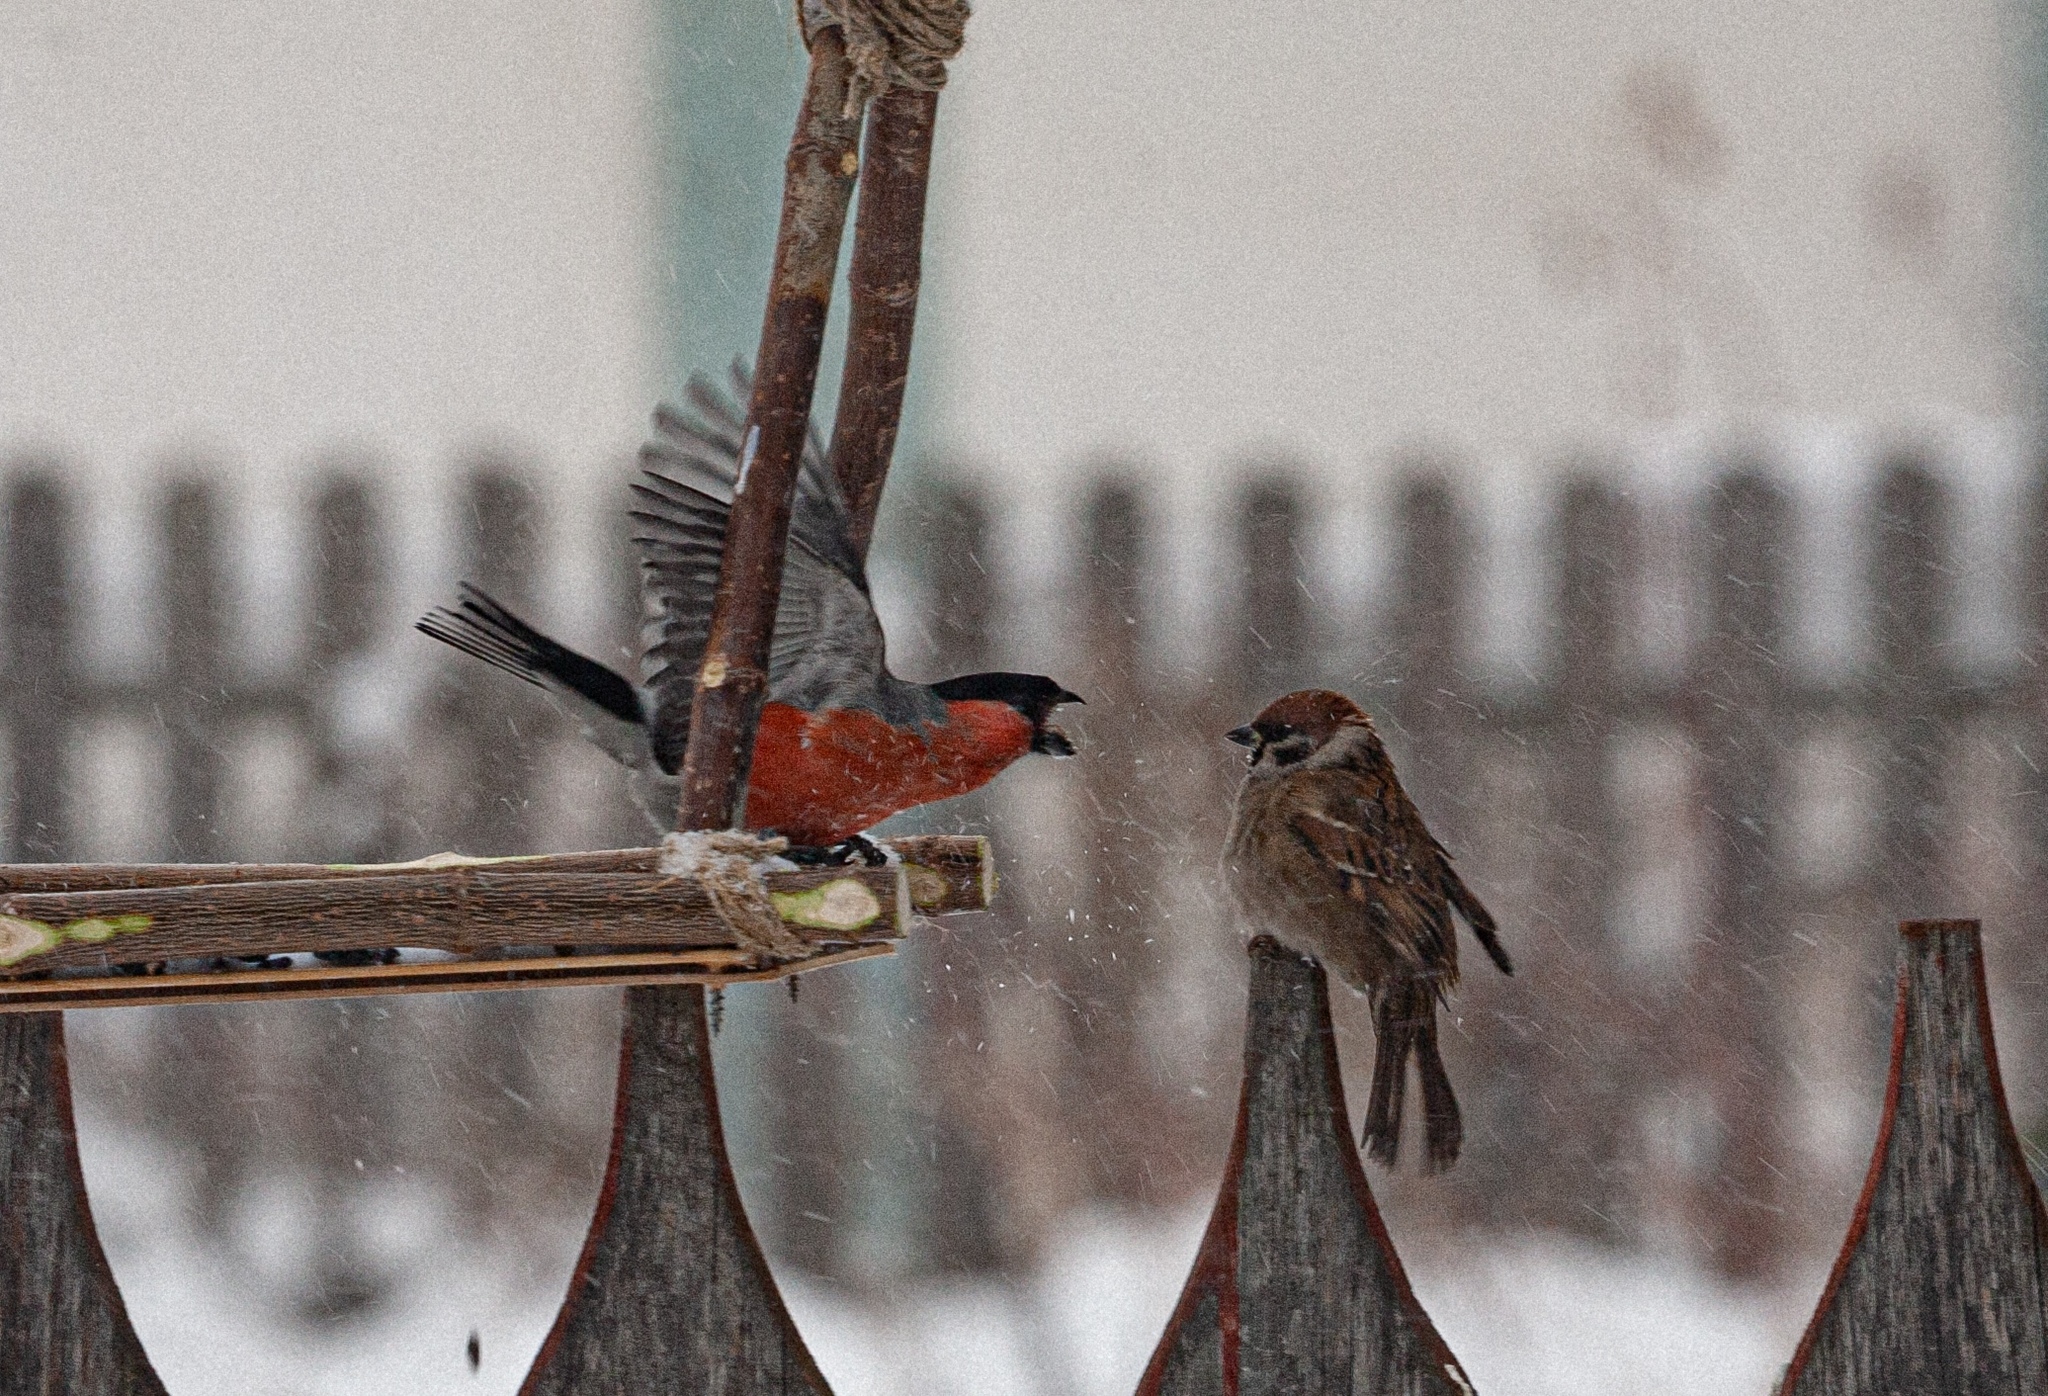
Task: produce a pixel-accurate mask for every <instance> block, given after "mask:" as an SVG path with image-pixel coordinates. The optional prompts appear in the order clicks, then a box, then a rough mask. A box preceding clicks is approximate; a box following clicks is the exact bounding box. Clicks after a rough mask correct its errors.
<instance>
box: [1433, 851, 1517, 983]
mask: <svg viewBox="0 0 2048 1396" xmlns="http://www.w3.org/2000/svg"><path fill="white" fill-rule="evenodd" d="M1429 843H1430V847H1432V848H1434V849H1435V850H1436V856H1437V862H1438V865H1439V866H1440V867H1441V868H1442V870H1443V883H1444V894H1445V895H1446V896H1448V897H1449V898H1450V899H1451V905H1452V906H1454V907H1456V908H1457V909H1458V915H1460V916H1462V917H1464V918H1465V924H1466V925H1468V926H1470V927H1471V928H1472V935H1473V937H1474V938H1475V939H1477V940H1478V942H1479V947H1480V949H1482V950H1484V951H1485V952H1486V957H1487V958H1488V959H1490V960H1492V961H1493V962H1494V964H1496V965H1498V966H1499V967H1500V972H1501V973H1502V974H1513V973H1514V972H1515V963H1514V961H1512V960H1510V959H1509V958H1508V952H1507V947H1506V946H1504V945H1502V944H1501V943H1500V928H1499V927H1498V926H1496V925H1495V924H1494V920H1493V913H1492V912H1490V911H1488V910H1487V909H1486V905H1485V903H1483V902H1481V901H1480V900H1479V898H1478V896H1477V895H1476V894H1475V893H1474V892H1473V891H1472V889H1471V888H1470V887H1467V886H1466V885H1465V879H1464V878H1462V877H1460V876H1458V870H1457V869H1456V868H1455V867H1453V866H1451V854H1450V850H1449V849H1447V848H1445V847H1444V846H1443V845H1442V844H1441V843H1439V842H1438V841H1437V837H1436V835H1434V834H1431V835H1430V836H1429Z"/></svg>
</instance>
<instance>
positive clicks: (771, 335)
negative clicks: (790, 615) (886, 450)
mask: <svg viewBox="0 0 2048 1396" xmlns="http://www.w3.org/2000/svg"><path fill="white" fill-rule="evenodd" d="M847 80H848V68H847V62H846V48H845V43H844V41H843V39H842V37H841V35H840V32H839V30H838V29H836V28H828V29H821V30H820V31H818V32H817V33H816V34H815V35H813V36H812V38H811V71H810V80H809V83H808V85H807V86H806V88H805V90H804V103H803V110H802V111H801V112H800V113H799V114H798V117H797V127H796V134H795V135H794V136H793V137H792V138H791V140H790V145H789V162H788V165H787V169H786V177H785V180H784V183H783V190H782V223H781V227H780V229H779V231H778V232H777V234H776V239H775V270H774V273H773V276H772V278H771V279H770V281H769V284H768V310H767V314H766V315H765V317H764V318H763V320H762V324H761V348H760V352H759V353H758V354H757V355H756V356H755V360H754V363H755V372H754V395H753V400H752V401H751V402H750V403H749V405H748V408H747V426H746V430H745V432H744V433H743V434H742V436H741V446H740V470H739V477H738V480H737V481H736V483H735V485H734V492H733V501H732V514H731V517H730V519H729V521H728V522H727V524H726V530H725V559H724V562H723V564H722V565H721V567H720V569H719V574H718V592H717V596H716V599H715V600H714V601H713V603H712V607H711V630H710V636H709V638H708V639H707V641H706V643H705V646H704V663H703V667H702V668H700V669H699V670H698V673H697V692H696V697H695V700H694V703H693V706H692V707H691V710H690V744H689V747H688V749H687V751H686V752H685V754H684V757H683V782H682V784H683V789H682V796H681V798H680V800H679V801H678V803H677V809H676V827H677V828H678V829H686V830H687V829H724V828H730V827H732V826H734V825H736V824H738V823H739V822H740V820H741V819H742V817H743V816H744V813H745V805H746V789H747V774H748V770H749V768H750V767H751V765H752V763H753V755H754V735H755V730H756V728H757V727H758V726H759V724H760V720H761V707H762V705H763V704H764V703H765V702H766V701H767V696H768V643H769V640H770V638H771V636H772V634H773V631H774V627H775V608H776V604H777V603H778V602H779V601H780V600H781V598H782V561H783V553H784V551H785V549H786V548H787V546H788V543H789V516H790V510H791V506H792V503H793V501H794V498H795V493H796V480H797V470H798V466H799V463H800V462H801V460H802V458H803V447H804V436H805V431H806V429H807V428H808V426H809V423H810V414H811V394H812V390H813V389H814V388H815V387H816V386H817V381H818V354H819V351H820V350H821V349H822V348H823V346H824V339H825V313H826V310H827V308H828V307H829V305H830V304H831V300H832V279H833V277H834V276H835V275H836V273H837V272H838V269H839V240H840V234H841V233H842V232H843V231H844V229H845V226H846V206H847V201H848V200H849V199H850V198H851V197H852V195H853V178H854V174H855V172H856V171H857V170H858V169H859V168H860V156H859V153H858V150H857V144H858V141H859V136H860V125H859V119H858V113H856V114H855V116H853V117H851V118H849V117H848V116H847V115H846V114H845V112H844V107H845V105H846V89H847Z"/></svg>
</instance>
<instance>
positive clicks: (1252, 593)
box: [1235, 476, 1314, 721]
mask: <svg viewBox="0 0 2048 1396" xmlns="http://www.w3.org/2000/svg"><path fill="white" fill-rule="evenodd" d="M1304 512H1305V511H1304V510H1303V508H1302V503H1301V493H1300V491H1299V489H1298V488H1297V487H1296V486H1295V484H1294V482H1293V481H1291V480H1289V479H1287V478H1286V477H1284V476H1272V477H1268V478H1265V479H1260V480H1256V481H1254V482H1252V483H1251V484H1250V485H1249V486H1247V487H1246V489H1245V491H1244V494H1243V496H1242V499H1241V504H1240V508H1239V533H1238V538H1239V543H1238V547H1239V554H1238V557H1239V561H1240V566H1241V567H1242V568H1243V571H1242V573H1241V575H1242V577H1243V580H1244V589H1243V591H1242V593H1241V600H1240V603H1239V606H1240V609H1239V612H1238V634H1237V645H1236V650H1237V653H1236V656H1235V658H1236V661H1237V664H1236V669H1235V672H1236V675H1237V684H1238V685H1239V686H1240V687H1241V688H1242V689H1244V690H1245V691H1244V692H1242V693H1241V695H1240V699H1241V701H1240V706H1243V707H1244V709H1245V712H1246V713H1247V714H1250V713H1253V712H1256V711H1257V710H1258V709H1260V708H1262V707H1264V706H1265V705H1266V704H1267V703H1269V702H1271V701H1272V700H1273V699H1275V698H1277V697H1279V696H1280V695H1281V694H1283V693H1285V692H1287V690H1289V689H1291V688H1299V687H1300V686H1301V684H1302V682H1303V681H1304V680H1306V679H1307V678H1308V677H1310V672H1309V671H1310V661H1309V654H1310V651H1311V649H1312V648H1313V640H1314V636H1313V624H1312V618H1311V617H1310V615H1309V609H1308V598H1307V596H1306V595H1304V594H1303V592H1302V589H1301V573H1302V560H1301V545H1302V531H1303V530H1302V524H1303V515H1304ZM1241 720H1242V719H1240V721H1241Z"/></svg>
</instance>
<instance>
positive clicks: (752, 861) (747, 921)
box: [661, 829, 810, 960]
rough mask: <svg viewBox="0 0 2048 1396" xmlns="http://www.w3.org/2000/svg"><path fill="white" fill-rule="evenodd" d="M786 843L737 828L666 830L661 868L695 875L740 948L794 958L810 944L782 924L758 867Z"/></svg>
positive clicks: (673, 874)
mask: <svg viewBox="0 0 2048 1396" xmlns="http://www.w3.org/2000/svg"><path fill="white" fill-rule="evenodd" d="M788 847H789V840H788V839H764V838H760V837H757V836H756V835H753V834H747V833H742V832H740V831H739V830H737V829H700V830H696V831H693V832H691V833H687V834H681V833H679V834H669V835H668V836H666V837H665V838H663V839H662V841H661V870H662V872H663V873H665V874H666V875H668V876H670V877H691V878H695V879H696V880H697V885H698V886H699V887H702V888H703V889H704V895H705V896H706V897H708V898H710V899H711V908H712V910H714V911H716V912H717V913H718V916H719V919H720V920H722V921H724V922H725V924H726V925H728V926H730V927H732V933H733V940H734V942H735V943H737V944H738V945H739V946H740V948H741V949H743V950H750V951H752V952H753V953H754V954H756V955H767V956H772V957H773V958H775V959H778V960H793V959H797V958H800V957H801V956H803V955H804V954H805V953H806V952H807V951H808V950H809V949H810V947H809V946H808V945H807V944H805V942H804V939H803V937H801V936H799V935H797V934H796V932H794V931H792V930H790V929H789V927H787V926H785V925H783V924H782V916H781V913H779V912H777V911H776V909H775V902H774V899H773V898H771V897H770V896H769V895H768V884H767V883H765V882H763V881H762V880H761V872H760V869H759V868H758V867H757V866H756V864H758V863H759V862H760V860H761V859H763V858H772V857H774V856H775V855H776V854H778V853H780V852H782V851H783V850H784V849H786V848H788Z"/></svg>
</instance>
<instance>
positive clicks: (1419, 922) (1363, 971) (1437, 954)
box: [1223, 689, 1514, 1171]
mask: <svg viewBox="0 0 2048 1396" xmlns="http://www.w3.org/2000/svg"><path fill="white" fill-rule="evenodd" d="M1226 735H1227V736H1228V737H1229V739H1230V740H1231V741H1233V742H1236V743H1237V744H1238V745H1240V746H1245V747H1249V748H1251V755H1250V758H1249V761H1248V763H1247V764H1248V766H1249V769H1248V770H1247V771H1246V773H1245V779H1244V786H1243V788H1242V789H1240V790H1239V791H1238V793H1237V805H1236V808H1235V809H1234V810H1233V811H1232V813H1231V821H1230V838H1229V840H1228V842H1227V843H1226V844H1225V846H1224V855H1223V875H1224V881H1225V883H1226V885H1227V886H1228V888H1229V892H1230V899H1231V902H1232V905H1233V907H1234V908H1235V910H1236V912H1237V915H1238V918H1239V920H1240V923H1241V924H1242V925H1243V926H1244V927H1245V928H1246V929H1247V930H1250V931H1253V932H1268V933H1270V934H1272V935H1274V936H1277V937H1278V938H1279V939H1280V940H1281V941H1282V942H1283V943H1284V944H1286V945H1288V946H1289V947H1291V948H1293V949H1295V950H1300V951H1306V952H1307V953H1309V954H1312V955H1314V956H1315V957H1316V958H1317V959H1319V960H1321V961H1322V962H1323V964H1324V965H1325V966H1326V967H1327V968H1328V969H1330V970H1333V971H1334V972H1335V973H1337V974H1338V975H1340V976H1342V978H1343V980H1344V982H1345V983H1347V984H1349V985H1350V986H1351V987H1352V988H1353V989H1356V990H1358V991H1360V992H1362V993H1365V994H1368V995H1370V996H1371V998H1372V1008H1373V1028H1374V1033H1375V1036H1376V1037H1377V1038H1378V1043H1379V1045H1378V1048H1377V1050H1376V1052H1375V1053H1374V1057H1373V1069H1372V1099H1371V1102H1370V1103H1369V1104H1368V1105H1367V1106H1366V1111H1365V1135H1364V1138H1363V1139H1362V1140H1361V1141H1360V1142H1361V1143H1362V1144H1363V1145H1364V1146H1365V1149H1366V1152H1367V1153H1368V1154H1370V1155H1371V1156H1372V1157H1373V1158H1375V1159H1378V1160H1379V1161H1380V1162H1381V1163H1385V1164H1389V1165H1391V1164H1392V1163H1393V1162H1394V1160H1395V1158H1396V1157H1397V1156H1398V1154H1399V1152H1400V1146H1401V1104H1402V1099H1403V1097H1404V1095H1405V1094H1406V1091H1407V1086H1408V1058H1409V1057H1410V1056H1413V1057H1414V1058H1415V1065H1416V1069H1417V1071H1418V1072H1419V1073H1420V1075H1421V1078H1422V1107H1423V1119H1424V1121H1425V1124H1426V1127H1427V1130H1428V1145H1429V1160H1428V1167H1429V1168H1430V1169H1431V1170H1432V1171H1435V1170H1439V1169H1444V1168H1448V1167H1450V1166H1451V1164H1452V1163H1453V1162H1455V1161H1456V1160H1457V1157H1458V1146H1459V1145H1460V1143H1462V1142H1463V1140H1464V1126H1463V1125H1462V1124H1461V1123H1460V1122H1459V1118H1458V1098H1457V1096H1456V1095H1455V1094H1454V1093H1453V1092H1452V1090H1451V1080H1450V1077H1449V1076H1447V1075H1446V1074H1445V1073H1444V1063H1443V1058H1442V1057H1441V1056H1439V1055H1438V1054H1437V1045H1436V1026H1437V1025H1436V1008H1437V1005H1438V1004H1439V1003H1440V1002H1442V1001H1443V999H1444V996H1445V994H1447V993H1448V992H1449V991H1450V988H1451V986H1452V985H1454V984H1456V983H1457V982H1458V942H1457V936H1456V933H1455V930H1454V928H1453V925H1452V921H1451V913H1452V912H1453V911H1456V912H1457V914H1458V915H1459V916H1461V917H1463V918H1464V921H1465V924H1466V925H1468V926H1470V927H1471V928H1472V934H1473V935H1475V936H1477V937H1478V938H1479V943H1480V945H1481V946H1483V947H1485V950H1486V953H1487V955H1488V956H1490V957H1491V958H1492V960H1493V962H1494V963H1495V964H1496V965H1499V966H1500V970H1501V973H1502V974H1513V973H1514V966H1513V965H1512V964H1510V963H1509V962H1508V955H1507V951H1505V950H1503V949H1502V948H1501V944H1500V940H1499V938H1498V937H1497V936H1496V935H1495V933H1494V924H1493V917H1492V916H1491V915H1489V914H1488V913H1487V910H1486V908H1485V907H1483V906H1481V905H1480V904H1479V899H1478V898H1477V897H1475V896H1473V895H1472V891H1471V889H1470V888H1468V887H1466V886H1465V884H1464V882H1462V881H1461V880H1460V879H1459V877H1458V874H1457V871H1456V870H1455V869H1453V868H1452V867H1451V857H1450V854H1448V853H1446V852H1445V851H1444V846H1443V845H1442V844H1440V843H1438V842H1437V841H1436V839H1435V838H1433V837H1432V836H1431V835H1430V832H1429V830H1428V829H1427V828H1425V827H1424V826H1423V823H1422V815H1421V814H1420V813H1418V812H1417V811H1416V808H1415V805H1414V804H1413V802H1411V801H1410V800H1409V798H1408V792H1407V791H1405V790H1403V789H1402V788H1401V782H1400V779H1399V778H1398V777H1397V776H1395V774H1394V763H1393V761H1392V760H1390V759H1389V758H1388V756H1387V749H1386V747H1385V746H1384V745H1383V744H1382V743H1381V741H1380V736H1379V733H1378V732H1375V731H1374V730H1373V725H1372V719H1371V718H1370V717H1368V716H1366V714H1365V711H1364V710H1363V709H1362V708H1360V707H1359V706H1358V705H1357V704H1356V703H1354V702H1352V701H1351V700H1350V699H1349V698H1346V697H1345V696H1344V695H1343V694H1341V693H1332V692H1330V691H1328V690H1327V689H1304V690H1303V691H1301V692H1299V693H1290V694H1288V695H1287V696H1286V697H1285V698H1280V699H1277V700H1275V701H1274V702H1272V703H1270V704H1268V705H1267V707H1266V709H1265V711H1263V712H1261V713H1260V714H1259V715H1258V716H1257V717H1255V718H1253V719H1252V721H1251V722H1250V723H1248V724H1247V725H1245V726H1243V727H1239V728H1237V729H1235V730H1234V731H1232V732H1229V733H1227V734H1226Z"/></svg>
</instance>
